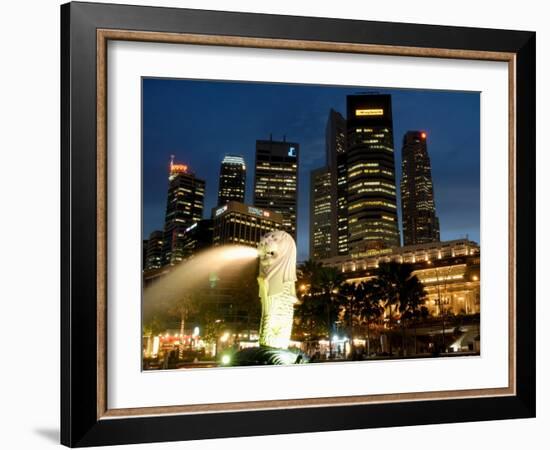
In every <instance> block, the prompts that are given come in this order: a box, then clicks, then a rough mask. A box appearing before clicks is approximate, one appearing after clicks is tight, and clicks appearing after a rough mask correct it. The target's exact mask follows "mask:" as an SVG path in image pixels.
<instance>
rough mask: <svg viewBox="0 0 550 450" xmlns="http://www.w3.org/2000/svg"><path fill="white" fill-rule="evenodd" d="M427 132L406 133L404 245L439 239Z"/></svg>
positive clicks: (402, 188)
mask: <svg viewBox="0 0 550 450" xmlns="http://www.w3.org/2000/svg"><path fill="white" fill-rule="evenodd" d="M426 138H427V136H426V133H425V132H423V131H408V132H407V133H406V134H405V136H404V137H403V154H402V172H403V174H402V177H401V214H402V215H401V219H402V221H403V241H404V245H416V244H425V243H428V242H439V219H438V218H437V216H436V214H435V202H434V190H433V184H432V168H431V164H430V157H429V156H428V146H427V143H426Z"/></svg>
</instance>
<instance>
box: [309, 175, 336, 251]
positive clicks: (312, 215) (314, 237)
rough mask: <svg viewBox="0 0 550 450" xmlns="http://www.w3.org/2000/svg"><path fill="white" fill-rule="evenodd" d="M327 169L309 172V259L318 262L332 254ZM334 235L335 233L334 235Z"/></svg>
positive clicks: (329, 191)
mask: <svg viewBox="0 0 550 450" xmlns="http://www.w3.org/2000/svg"><path fill="white" fill-rule="evenodd" d="M330 175H331V173H330V171H329V169H328V168H327V167H321V168H320V169H315V170H312V171H311V177H310V194H309V195H310V197H309V198H310V212H309V257H310V259H314V260H319V259H324V258H330V257H331V256H334V255H333V254H332V238H333V233H331V229H332V223H331V222H332V221H331V219H332V216H334V214H332V213H331V211H332V210H331V179H330ZM334 235H336V233H334Z"/></svg>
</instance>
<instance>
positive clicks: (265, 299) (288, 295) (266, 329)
mask: <svg viewBox="0 0 550 450" xmlns="http://www.w3.org/2000/svg"><path fill="white" fill-rule="evenodd" d="M258 254H259V256H260V270H259V275H258V285H259V289H260V291H259V296H260V301H261V303H262V319H261V323H260V345H261V346H264V347H271V348H280V349H287V348H288V345H289V342H290V334H291V332H292V319H293V316H294V304H295V303H296V302H297V301H298V299H297V298H296V286H295V283H296V244H295V242H294V239H293V238H292V236H290V234H288V233H286V232H285V231H272V232H270V233H268V234H266V235H265V236H264V237H263V238H262V239H261V241H260V243H259V244H258Z"/></svg>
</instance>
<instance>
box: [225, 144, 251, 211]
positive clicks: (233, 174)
mask: <svg viewBox="0 0 550 450" xmlns="http://www.w3.org/2000/svg"><path fill="white" fill-rule="evenodd" d="M245 191H246V165H245V163H244V159H243V157H242V156H237V155H227V156H225V157H224V158H223V161H222V163H221V166H220V184H219V189H218V206H219V205H224V204H226V203H228V202H231V201H236V202H240V203H243V202H244V195H245Z"/></svg>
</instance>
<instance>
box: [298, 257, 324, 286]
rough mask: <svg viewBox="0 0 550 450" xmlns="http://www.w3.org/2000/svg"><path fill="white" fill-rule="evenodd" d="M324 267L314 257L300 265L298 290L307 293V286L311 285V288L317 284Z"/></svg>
mask: <svg viewBox="0 0 550 450" xmlns="http://www.w3.org/2000/svg"><path fill="white" fill-rule="evenodd" d="M322 268H323V265H322V264H321V263H320V262H318V261H315V260H312V259H308V260H307V261H304V262H303V263H302V264H300V266H298V286H299V288H298V291H299V292H300V294H302V295H304V294H305V293H306V289H305V288H306V286H309V289H310V290H311V289H312V287H314V285H316V284H317V282H318V279H319V273H320V271H321V270H322ZM302 286H303V288H302Z"/></svg>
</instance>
